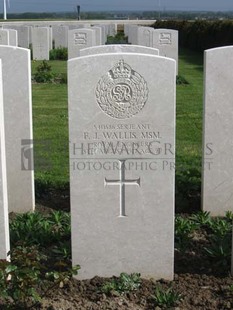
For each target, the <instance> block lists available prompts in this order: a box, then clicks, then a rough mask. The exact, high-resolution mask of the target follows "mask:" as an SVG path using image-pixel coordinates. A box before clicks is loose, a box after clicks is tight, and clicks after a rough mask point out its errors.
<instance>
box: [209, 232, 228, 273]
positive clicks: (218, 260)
mask: <svg viewBox="0 0 233 310" xmlns="http://www.w3.org/2000/svg"><path fill="white" fill-rule="evenodd" d="M204 250H205V252H206V255H207V256H208V257H209V258H211V259H212V260H213V262H214V263H215V264H216V266H217V267H222V268H227V267H228V266H230V260H231V236H230V235H228V236H225V237H223V238H216V237H215V238H214V237H213V239H212V241H211V244H210V246H208V247H205V248H204Z"/></svg>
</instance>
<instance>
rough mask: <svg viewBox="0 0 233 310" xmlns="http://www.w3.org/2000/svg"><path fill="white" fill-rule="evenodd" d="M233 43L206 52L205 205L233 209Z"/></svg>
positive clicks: (220, 213)
mask: <svg viewBox="0 0 233 310" xmlns="http://www.w3.org/2000/svg"><path fill="white" fill-rule="evenodd" d="M232 65H233V46H229V47H220V48H216V49H210V50H207V51H205V95H204V127H203V128H204V132H203V175H202V208H203V210H204V211H209V212H211V214H212V215H214V216H223V215H225V212H226V211H228V210H230V211H233V204H232V195H233V156H232V154H233V143H232V132H233V110H232V98H233V88H232V82H233V71H232Z"/></svg>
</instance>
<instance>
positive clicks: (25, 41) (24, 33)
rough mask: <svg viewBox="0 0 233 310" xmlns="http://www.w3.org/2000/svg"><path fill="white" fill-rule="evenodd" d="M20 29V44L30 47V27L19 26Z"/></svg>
mask: <svg viewBox="0 0 233 310" xmlns="http://www.w3.org/2000/svg"><path fill="white" fill-rule="evenodd" d="M17 31H18V46H19V47H24V48H29V27H27V26H19V27H17Z"/></svg>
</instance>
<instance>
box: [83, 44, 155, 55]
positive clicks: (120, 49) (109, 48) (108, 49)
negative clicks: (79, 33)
mask: <svg viewBox="0 0 233 310" xmlns="http://www.w3.org/2000/svg"><path fill="white" fill-rule="evenodd" d="M104 53H139V54H150V55H159V50H158V49H156V48H152V47H146V46H140V45H129V44H128V45H127V44H125V45H121V44H115V45H111V44H109V45H102V46H93V47H88V48H85V49H82V50H80V52H79V55H80V56H88V55H95V54H104Z"/></svg>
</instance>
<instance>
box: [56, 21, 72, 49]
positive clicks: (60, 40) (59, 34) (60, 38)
mask: <svg viewBox="0 0 233 310" xmlns="http://www.w3.org/2000/svg"><path fill="white" fill-rule="evenodd" d="M68 30H69V28H68V27H67V26H53V40H54V44H55V48H59V47H67V46H68Z"/></svg>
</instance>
